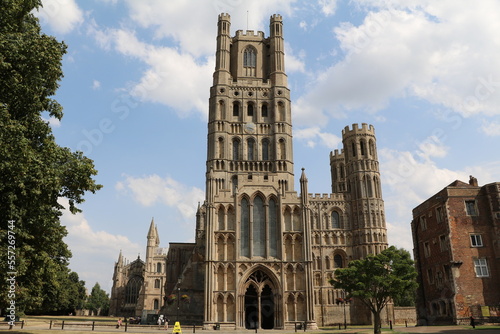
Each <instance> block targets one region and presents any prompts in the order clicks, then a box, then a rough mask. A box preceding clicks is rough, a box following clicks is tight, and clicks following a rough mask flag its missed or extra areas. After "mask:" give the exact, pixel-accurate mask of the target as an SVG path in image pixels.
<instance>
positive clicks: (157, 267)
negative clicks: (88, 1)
mask: <svg viewBox="0 0 500 334" xmlns="http://www.w3.org/2000/svg"><path fill="white" fill-rule="evenodd" d="M156 272H157V273H161V262H158V263H157V264H156Z"/></svg>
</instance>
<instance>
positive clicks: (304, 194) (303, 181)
mask: <svg viewBox="0 0 500 334" xmlns="http://www.w3.org/2000/svg"><path fill="white" fill-rule="evenodd" d="M308 192H309V191H308V190H307V176H306V169H305V168H302V174H301V175H300V197H301V198H302V204H303V205H308V204H309V199H308V196H309V194H308Z"/></svg>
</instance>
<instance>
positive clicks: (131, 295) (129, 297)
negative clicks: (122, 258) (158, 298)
mask: <svg viewBox="0 0 500 334" xmlns="http://www.w3.org/2000/svg"><path fill="white" fill-rule="evenodd" d="M141 286H142V277H140V276H134V277H132V278H131V279H130V280H129V281H128V283H127V287H126V288H125V303H126V304H136V303H137V299H138V298H139V291H140V290H141Z"/></svg>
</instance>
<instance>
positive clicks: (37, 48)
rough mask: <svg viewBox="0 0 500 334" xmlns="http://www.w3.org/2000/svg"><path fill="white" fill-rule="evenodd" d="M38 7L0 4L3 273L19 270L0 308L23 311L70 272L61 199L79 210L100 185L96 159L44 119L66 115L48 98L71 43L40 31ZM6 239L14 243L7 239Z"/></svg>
mask: <svg viewBox="0 0 500 334" xmlns="http://www.w3.org/2000/svg"><path fill="white" fill-rule="evenodd" d="M40 6H41V1H40V0H2V1H1V2H0V78H2V79H1V85H0V240H2V242H1V243H0V253H1V254H6V255H5V256H7V255H9V256H12V262H10V261H11V260H10V259H11V258H9V261H5V260H6V259H5V258H2V261H0V279H1V280H2V282H5V281H6V279H8V278H12V276H15V277H14V279H15V297H14V298H11V296H9V293H8V292H9V291H8V290H7V289H2V290H1V291H0V309H5V307H7V305H10V304H9V303H10V302H11V301H12V300H14V301H15V306H16V311H17V313H18V314H22V313H23V312H24V311H26V312H36V311H37V310H40V309H41V308H42V307H43V304H44V301H46V300H47V299H50V298H51V294H53V293H55V292H56V291H58V286H59V285H60V282H59V281H58V279H61V277H64V275H65V274H67V273H68V267H67V266H68V260H69V258H70V257H71V252H70V250H69V249H68V247H67V245H66V244H65V243H64V241H63V238H64V237H65V236H66V235H67V231H66V228H65V227H64V226H62V225H61V224H60V216H61V215H62V210H63V209H64V207H63V206H62V205H61V204H60V199H61V198H65V199H67V200H68V202H69V205H68V208H69V210H70V211H71V212H72V213H76V212H79V211H80V210H79V209H78V208H77V207H76V205H77V204H80V203H82V202H83V201H84V199H83V195H84V193H85V192H86V191H90V192H92V193H94V192H95V191H97V190H98V189H100V188H101V186H100V185H98V184H96V183H95V181H94V180H93V176H94V175H96V174H97V171H96V170H95V169H94V164H93V162H92V160H90V159H88V158H86V157H85V156H83V155H82V153H81V152H72V151H71V150H70V149H68V148H65V147H61V146H59V145H57V144H56V142H55V138H54V136H53V134H52V130H51V128H50V126H49V124H48V122H47V121H45V120H44V119H43V118H42V116H43V115H49V116H51V117H55V118H56V119H59V120H60V119H61V118H62V116H63V113H62V107H61V105H59V103H57V101H55V100H54V99H53V98H51V96H53V95H54V94H55V92H56V90H57V88H58V86H59V80H60V79H61V77H62V69H61V61H62V57H63V55H64V53H65V52H66V46H65V44H64V43H61V42H58V41H57V40H56V39H55V38H54V37H51V36H47V35H45V34H43V33H42V32H41V29H40V25H39V22H38V19H37V18H36V17H35V16H34V15H33V14H31V13H32V11H33V10H35V9H37V8H39V7H40ZM8 237H10V238H12V239H10V240H12V241H13V245H12V244H11V245H8V244H7V242H4V241H5V240H7V238H8ZM8 246H15V249H14V248H13V247H11V248H8ZM9 251H11V253H9ZM9 272H11V273H12V272H14V273H15V275H13V274H7V273H9Z"/></svg>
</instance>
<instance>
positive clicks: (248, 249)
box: [240, 196, 278, 257]
mask: <svg viewBox="0 0 500 334" xmlns="http://www.w3.org/2000/svg"><path fill="white" fill-rule="evenodd" d="M240 240H241V241H240V253H241V255H242V256H246V257H254V256H259V257H270V256H272V257H276V256H277V255H278V210H277V202H276V200H275V199H274V198H271V199H269V201H268V203H267V204H266V203H265V200H264V198H262V197H260V196H256V197H255V198H254V199H253V201H252V202H250V201H249V200H248V199H247V198H243V199H242V200H241V228H240Z"/></svg>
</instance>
